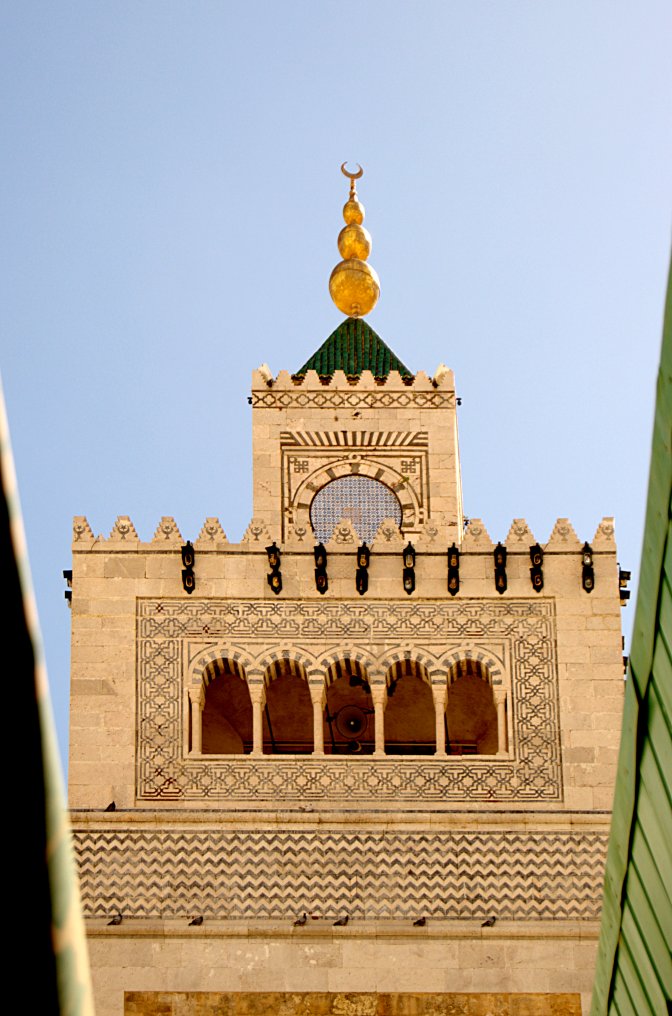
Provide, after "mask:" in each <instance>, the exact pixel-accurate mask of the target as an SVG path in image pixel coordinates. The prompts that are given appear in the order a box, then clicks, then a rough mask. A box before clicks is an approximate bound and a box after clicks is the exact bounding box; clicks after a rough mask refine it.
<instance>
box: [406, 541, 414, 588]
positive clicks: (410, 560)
mask: <svg viewBox="0 0 672 1016" xmlns="http://www.w3.org/2000/svg"><path fill="white" fill-rule="evenodd" d="M403 560H404V574H403V584H404V592H405V593H408V595H409V596H410V595H411V593H412V592H413V590H414V589H415V548H414V546H413V544H412V543H411V541H410V540H409V541H408V544H407V545H406V546H405V547H404V552H403Z"/></svg>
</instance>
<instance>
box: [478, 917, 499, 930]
mask: <svg viewBox="0 0 672 1016" xmlns="http://www.w3.org/2000/svg"><path fill="white" fill-rule="evenodd" d="M496 920H497V918H496V917H488V918H487V920H485V921H483V924H482V925H481V928H492V926H493V925H494V923H495V921H496Z"/></svg>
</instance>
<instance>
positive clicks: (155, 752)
mask: <svg viewBox="0 0 672 1016" xmlns="http://www.w3.org/2000/svg"><path fill="white" fill-rule="evenodd" d="M137 639H138V653H137V659H138V670H137V693H138V741H137V744H138V749H137V751H138V757H137V763H138V765H137V795H138V798H139V799H143V800H164V801H168V800H173V801H175V800H183V801H185V802H186V801H190V802H193V801H196V800H200V801H203V800H209V801H212V802H216V803H217V804H218V805H219V806H221V805H222V804H224V803H225V802H227V801H229V802H231V803H232V804H233V803H235V804H236V805H238V804H241V803H245V804H255V803H260V802H264V801H266V802H277V801H283V802H286V803H291V802H294V803H295V804H299V803H300V802H314V803H315V804H319V803H320V802H327V803H328V802H333V801H335V800H341V799H343V798H347V799H348V800H350V801H356V802H359V803H362V804H365V803H366V804H373V803H375V804H376V806H379V807H404V808H414V807H416V808H417V807H420V806H427V805H428V804H430V803H432V804H433V805H435V806H442V805H447V804H448V805H449V804H454V803H458V802H469V801H482V802H504V803H505V802H513V801H525V802H535V801H538V802H544V801H546V802H548V801H561V800H562V781H561V767H560V734H559V719H558V687H557V664H556V657H555V616H554V608H553V604H552V602H551V601H548V600H537V601H531V600H530V601H528V600H507V601H504V602H502V601H494V600H482V599H479V600H473V601H470V600H463V601H459V602H457V603H445V602H443V603H436V602H434V601H422V600H418V601H413V602H410V603H401V602H399V603H389V601H375V600H366V601H354V600H353V601H341V602H330V603H318V602H315V601H313V602H309V601H301V600H282V601H274V602H271V601H268V600H242V599H235V600H204V601H198V600H191V601H189V602H187V601H185V600H181V599H179V600H178V599H175V600H168V599H165V600H160V601H157V600H155V599H147V600H144V599H143V600H139V601H138V616H137ZM476 642H478V643H479V644H480V645H482V646H484V647H486V648H487V647H490V648H491V651H492V653H493V655H494V656H496V657H497V658H499V659H502V658H503V657H504V656H506V657H507V659H508V675H509V680H510V689H509V693H510V705H511V713H512V725H511V729H512V733H513V736H512V744H511V746H510V747H511V751H510V754H509V757H506V758H497V759H494V758H492V757H483V758H479V756H469V757H465V758H464V759H463V758H461V757H459V756H455V757H451V758H433V757H431V756H423V757H418V758H417V759H414V758H409V757H404V758H400V757H393V756H391V757H388V758H382V759H379V758H373V757H371V756H366V757H359V758H347V757H343V756H339V757H334V756H310V755H307V756H295V757H292V756H289V757H283V756H264V757H261V758H260V757H257V756H250V755H241V756H231V757H229V758H226V759H223V758H221V757H213V758H212V759H210V758H208V757H207V756H197V757H190V756H189V755H187V754H186V750H185V736H184V732H185V716H184V709H185V689H186V687H187V684H188V681H189V665H190V662H191V661H192V660H193V658H194V654H195V653H196V652H203V651H204V650H205V649H207V647H208V646H210V647H213V651H216V649H217V646H218V644H226V645H227V646H230V647H233V648H232V649H231V653H232V655H234V656H235V657H236V658H237V659H238V660H239V663H240V665H241V666H242V667H243V669H245V667H246V666H247V667H248V668H251V669H252V670H253V671H254V673H255V674H256V675H257V677H259V676H261V673H262V672H263V668H262V661H263V660H265V659H268V658H269V654H271V655H272V653H273V650H274V647H281V648H282V649H284V647H287V646H293V647H295V649H296V648H297V647H299V646H300V647H301V652H303V653H304V654H305V656H306V658H312V659H313V660H315V661H316V667H315V668H313V670H312V672H311V678H310V679H311V681H314V680H315V676H316V674H319V667H320V661H321V660H322V658H323V654H324V652H325V649H326V647H327V646H329V647H331V648H332V649H333V650H334V652H337V651H338V649H337V648H334V647H339V646H340V647H341V649H342V654H343V657H344V658H347V656H348V651H349V647H355V646H357V645H361V646H363V647H366V655H367V658H369V659H371V660H372V661H376V660H379V661H380V667H381V670H382V666H383V662H382V661H384V660H385V659H389V658H390V655H391V654H392V655H394V653H395V651H398V652H403V651H405V650H406V649H407V647H408V646H417V647H418V649H421V650H422V651H423V652H424V653H426V654H428V655H429V656H432V657H433V658H435V659H436V660H438V661H441V660H443V661H448V660H449V659H454V658H455V656H456V654H457V655H459V649H460V646H465V645H469V646H473V645H474V644H475V643H476ZM279 651H280V649H279ZM465 655H466V654H465ZM255 661H258V662H255ZM374 666H375V663H374ZM444 667H445V671H446V676H447V664H446V663H444ZM437 673H438V671H435V674H434V676H433V677H432V680H433V681H435V680H436V679H437V677H436V674H437ZM248 676H249V675H248Z"/></svg>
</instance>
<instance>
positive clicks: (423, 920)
mask: <svg viewBox="0 0 672 1016" xmlns="http://www.w3.org/2000/svg"><path fill="white" fill-rule="evenodd" d="M426 924H427V918H426V917H419V918H418V919H417V921H413V927H414V928H424V926H425V925H426Z"/></svg>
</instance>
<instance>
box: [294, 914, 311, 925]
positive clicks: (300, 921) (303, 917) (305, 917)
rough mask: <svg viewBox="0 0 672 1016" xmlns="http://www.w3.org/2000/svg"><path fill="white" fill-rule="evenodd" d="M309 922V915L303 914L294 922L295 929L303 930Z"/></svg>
mask: <svg viewBox="0 0 672 1016" xmlns="http://www.w3.org/2000/svg"><path fill="white" fill-rule="evenodd" d="M307 920H308V914H302V915H301V917H297V919H296V920H295V921H294V927H295V928H303V926H304V924H305V923H306V921H307Z"/></svg>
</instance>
